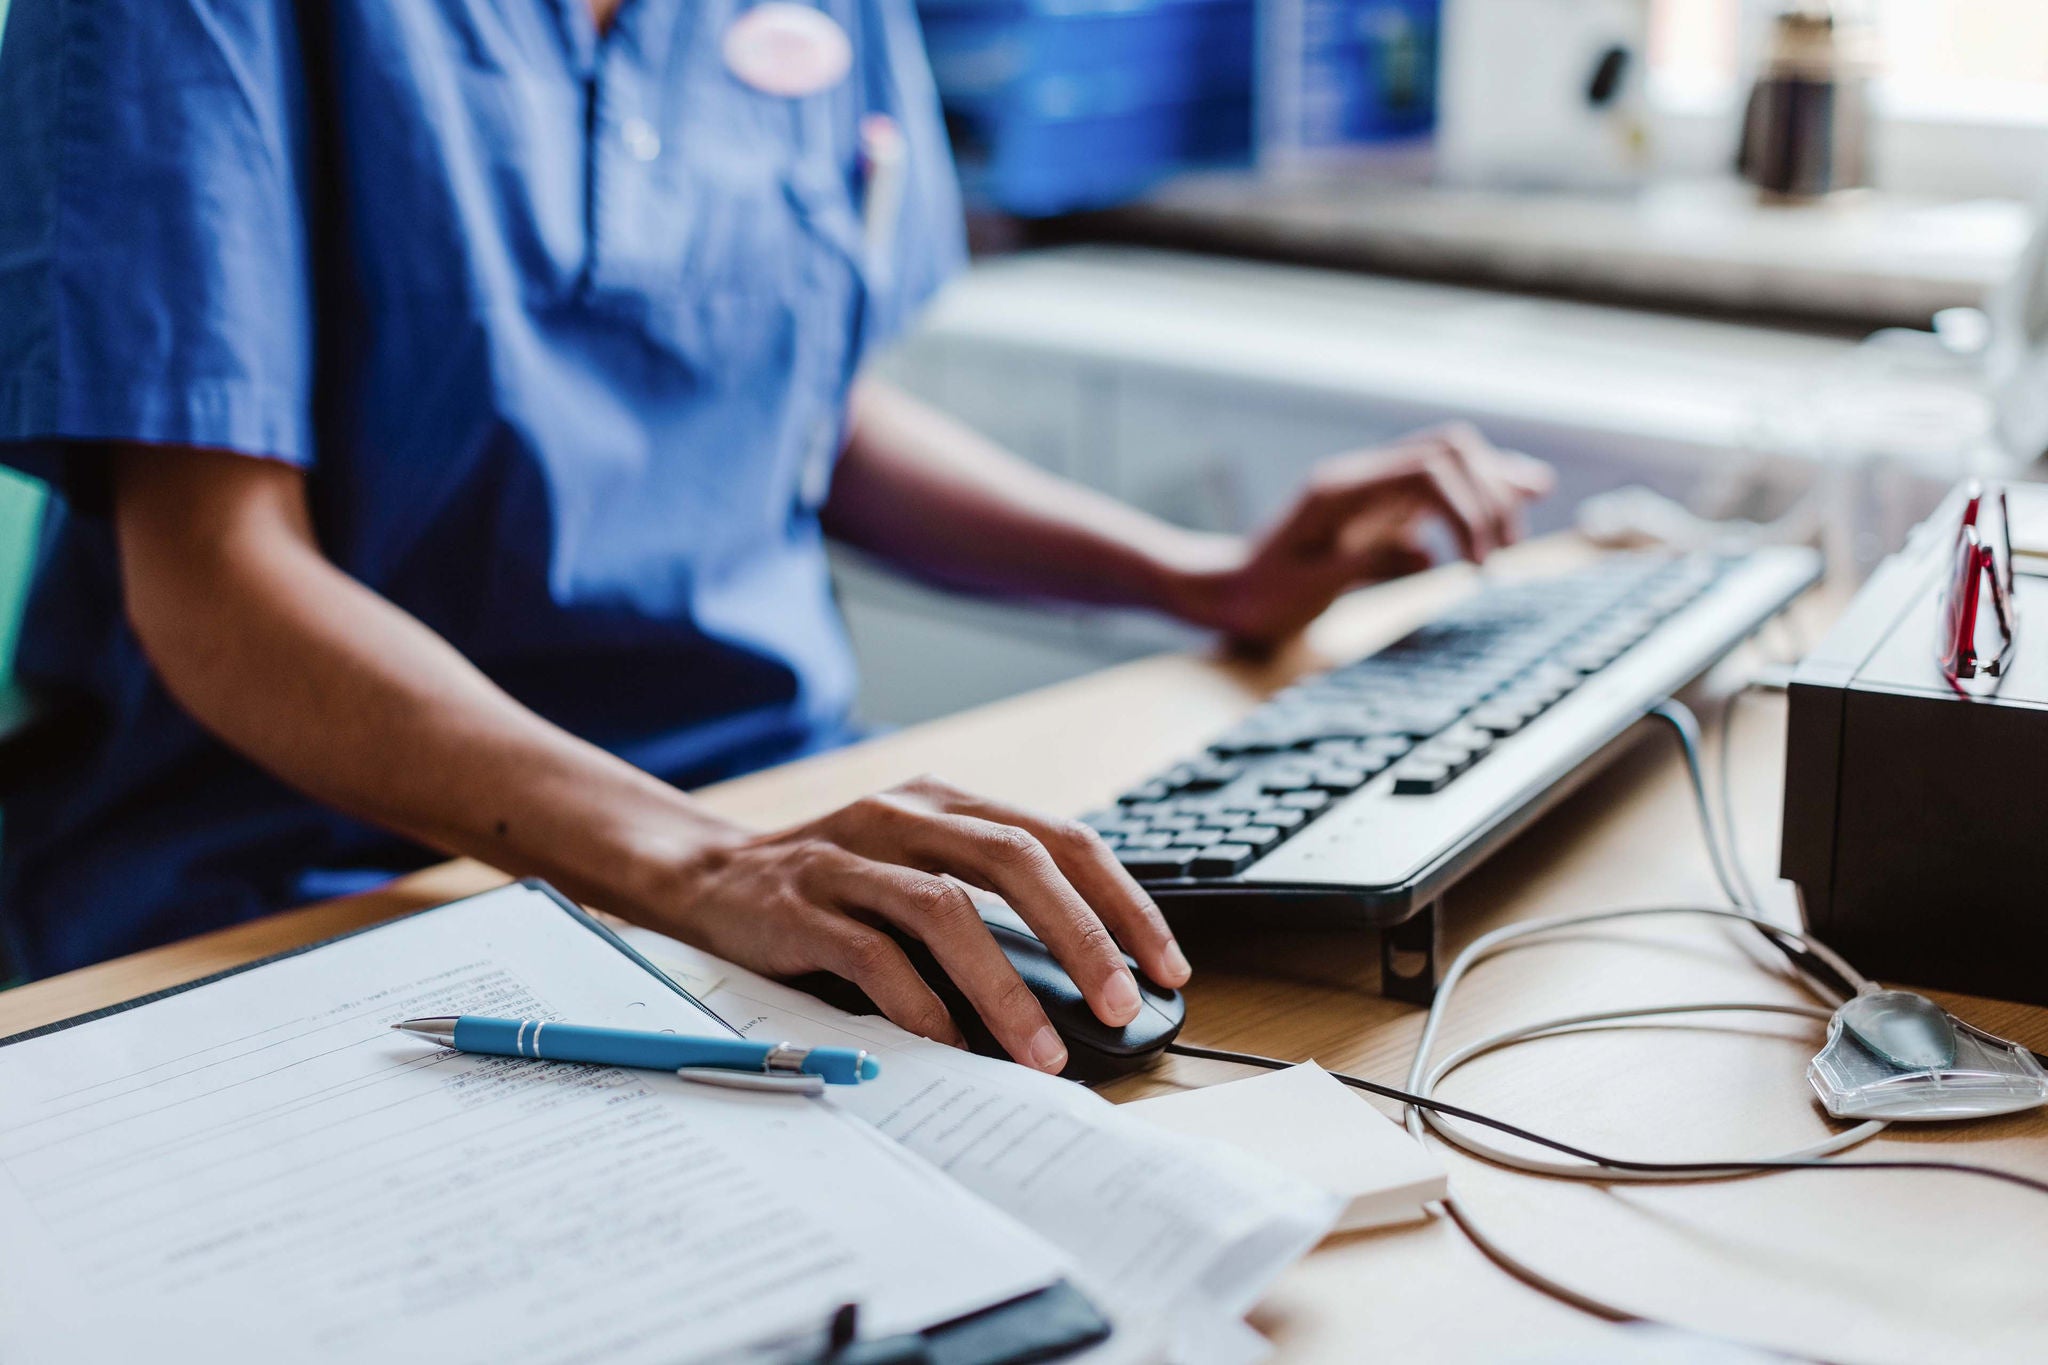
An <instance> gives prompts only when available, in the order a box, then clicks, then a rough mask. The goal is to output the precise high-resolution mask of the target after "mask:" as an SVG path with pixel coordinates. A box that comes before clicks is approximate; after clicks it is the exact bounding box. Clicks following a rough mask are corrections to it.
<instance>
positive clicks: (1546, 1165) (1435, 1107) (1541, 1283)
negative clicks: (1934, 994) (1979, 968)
mask: <svg viewBox="0 0 2048 1365" xmlns="http://www.w3.org/2000/svg"><path fill="white" fill-rule="evenodd" d="M1731 706H1732V703H1731ZM1650 714H1651V715H1653V716H1655V717H1656V718H1657V719H1659V720H1662V721H1664V722H1665V723H1666V724H1668V725H1670V726H1671V728H1672V731H1673V733H1674V734H1675V735H1676V736H1677V738H1678V741H1679V747H1680V749H1681V750H1682V751H1683V753H1684V757H1685V763H1686V771H1687V777H1688V779H1689V782H1690V785H1691V789H1692V794H1693V799H1694V805H1695V808H1696V809H1697V811H1698V814H1699V819H1700V828H1701V833H1702V836H1703V838H1704V840H1705V842H1706V845H1707V850H1708V856H1709V860H1710V862H1711V863H1712V864H1713V867H1714V874H1715V878H1716V880H1718V881H1719V882H1720V884H1721V888H1722V890H1723V891H1724V892H1725V893H1726V894H1727V896H1728V899H1729V901H1730V902H1731V905H1732V907H1733V908H1720V907H1708V906H1650V907H1645V908H1635V909H1621V910H1604V911H1597V912H1594V913H1591V914H1583V915H1565V916H1560V917H1557V918H1553V919H1547V920H1536V921H1530V922H1527V923H1522V924H1510V925H1507V926H1505V927H1503V928H1500V929H1496V930H1494V931H1493V932H1491V933H1488V934H1484V935H1482V936H1480V937H1479V938H1477V939H1475V940H1474V941H1473V942H1472V943H1471V944H1469V945H1467V947H1466V948H1465V949H1464V950H1463V951H1462V952H1460V953H1459V954H1458V955H1457V957H1456V958H1454V959H1453V960H1452V962H1451V965H1450V967H1449V968H1448V969H1447V970H1446V971H1445V972H1444V976H1443V980H1442V982H1441V984H1439V985H1438V987H1437V993H1436V999H1435V1001H1434V1003H1432V1004H1431V1006H1430V1009H1429V1013H1428V1015H1427V1017H1426V1018H1425V1020H1424V1023H1423V1030H1422V1036H1421V1038H1420V1039H1418V1040H1417V1042H1416V1047H1415V1057H1414V1061H1413V1063H1412V1064H1411V1065H1410V1067H1409V1071H1408V1078H1407V1088H1406V1089H1405V1090H1403V1089H1397V1088H1395V1087H1393V1086H1389V1085H1381V1084H1379V1083H1378V1082H1375V1081H1368V1080H1365V1079H1363V1078H1362V1077H1358V1076H1352V1075H1347V1074H1345V1073H1343V1072H1338V1071H1332V1072H1330V1073H1329V1074H1330V1075H1331V1076H1333V1077H1335V1078H1336V1079H1337V1080H1339V1081H1341V1082H1343V1083H1344V1084H1345V1085H1348V1086H1351V1087H1353V1088H1354V1089H1358V1090H1363V1091H1366V1092H1367V1093H1369V1094H1374V1095H1379V1096H1381V1097H1383V1098H1385V1099H1391V1100H1395V1101H1398V1102H1400V1103H1401V1104H1403V1105H1406V1106H1407V1109H1408V1113H1407V1126H1408V1129H1409V1131H1410V1132H1411V1133H1412V1134H1413V1135H1414V1136H1415V1138H1416V1140H1417V1141H1421V1140H1422V1137H1423V1129H1424V1127H1425V1126H1426V1127H1427V1128H1429V1129H1430V1130H1431V1131H1434V1132H1435V1133H1436V1134H1437V1135H1438V1136H1439V1137H1441V1138H1442V1139H1443V1140H1445V1141H1446V1142H1449V1143H1450V1144H1451V1145H1453V1146H1455V1147H1458V1148H1459V1149H1461V1150H1463V1151H1465V1152H1468V1153H1470V1154H1472V1155H1474V1156H1477V1157H1480V1158H1481V1159H1483V1160H1487V1161H1491V1162H1494V1163H1496V1164H1498V1165H1502V1166H1507V1167H1509V1168H1511V1169H1514V1170H1521V1171H1527V1172H1530V1173H1532V1174H1537V1175H1548V1176H1553V1177H1562V1178H1566V1179H1574V1180H1590V1181H1600V1182H1613V1181H1657V1180H1702V1179H1731V1178H1738V1177H1743V1176H1754V1175H1760V1174H1765V1173H1768V1172H1774V1171H1792V1170H1846V1171H1859V1170H1860V1171H1945V1172H1949V1173H1952V1174H1962V1175H1976V1176H1982V1177H1984V1178H1986V1179H1992V1180H1999V1181H2003V1182H2006V1183H2008V1184H2013V1185H2018V1186H2020V1187H2022V1188H2024V1189H2030V1190H2033V1191H2034V1192H2036V1193H2039V1194H2044V1195H2048V1181H2041V1180H2036V1179H2034V1178H2032V1177H2030V1176H2024V1175H2020V1174H2018V1173H2016V1172H2012V1171H2004V1170H1999V1169H1997V1168H1995V1167H1991V1166H1979V1165H1973V1164H1970V1163H1966V1162H1955V1161H1926V1160H1904V1159H1900V1160H1889V1159H1887V1160H1869V1161H1842V1160H1838V1159H1835V1155H1834V1154H1835V1153H1838V1152H1842V1151H1845V1150H1847V1149H1848V1148H1851V1147H1854V1146H1856V1145H1857V1144H1859V1143H1862V1142H1865V1141H1867V1140H1868V1139H1870V1138H1872V1137H1874V1136H1876V1135H1877V1134H1878V1133H1879V1132H1881V1131H1883V1129H1884V1128H1885V1127H1886V1124H1885V1123H1884V1122H1882V1121H1880V1120H1870V1121H1866V1122H1864V1123H1859V1124H1856V1125H1855V1126H1853V1127H1850V1128H1847V1129H1845V1130H1843V1131H1842V1132H1839V1133H1835V1134H1833V1135H1831V1136H1829V1137H1827V1138H1823V1139H1821V1140H1820V1141H1818V1142H1814V1143H1809V1144H1808V1145H1806V1146H1804V1147H1800V1148H1797V1149H1795V1150H1793V1151H1790V1152H1787V1153H1784V1154H1782V1155H1779V1156H1772V1157H1757V1158H1741V1159H1734V1160H1720V1161H1633V1160H1627V1159H1624V1158H1620V1157H1610V1156H1604V1155H1601V1154H1599V1153H1596V1152H1591V1151H1588V1150H1586V1149H1584V1148H1581V1147H1577V1146H1575V1145H1573V1144H1571V1143H1567V1142H1562V1141H1559V1140H1557V1139H1555V1138H1551V1137H1546V1136H1544V1135H1542V1134H1539V1133H1535V1132H1531V1131H1530V1130H1528V1129H1526V1128H1522V1127H1520V1126H1518V1125H1516V1124H1512V1123H1508V1122H1506V1121H1504V1120H1501V1119H1497V1118H1493V1117H1491V1116H1490V1115H1486V1114H1481V1113H1478V1112H1476V1111H1474V1110H1470V1109H1466V1108H1464V1107H1462V1106H1459V1105H1453V1104H1448V1103H1446V1102H1444V1101H1442V1100H1439V1099H1437V1098H1436V1097H1435V1091H1436V1087H1437V1086H1438V1085H1440V1084H1441V1083H1442V1082H1443V1081H1444V1079H1445V1078H1446V1077H1448V1076H1449V1075H1450V1074H1451V1072H1453V1071H1455V1070H1457V1069H1458V1068H1459V1067H1461V1066H1463V1065H1465V1064H1466V1063H1467V1062H1470V1061H1472V1060H1474V1059H1475V1058H1477V1057H1480V1056H1483V1055H1485V1054H1487V1053H1490V1052H1498V1051H1501V1050H1503V1049H1506V1048H1509V1047H1512V1046H1514V1045H1515V1044H1518V1043H1523V1042H1530V1041H1534V1040H1536V1039H1539V1038H1550V1037H1557V1036H1560V1035H1563V1034H1568V1033H1577V1032H1587V1031H1592V1030H1597V1029H1601V1028H1610V1027H1615V1026H1618V1025H1623V1024H1625V1023H1626V1022H1627V1021H1630V1020H1638V1019H1650V1018H1661V1017H1671V1016H1676V1015H1684V1014H1703V1013H1758V1014H1785V1015H1792V1016H1795V1017H1799V1018H1808V1019H1813V1020H1816V1021H1818V1022H1820V1023H1822V1024H1825V1023H1826V1022H1827V1021H1828V1020H1829V1019H1831V1018H1832V1017H1833V1011H1834V1007H1836V1006H1838V1005H1840V1004H1841V1003H1842V1001H1843V1000H1844V999H1845V998H1846V992H1845V991H1844V989H1843V988H1844V987H1846V990H1847V992H1855V993H1859V994H1860V993H1863V992H1866V991H1871V990H1875V989H1877V987H1876V984H1875V983H1874V982H1872V981H1871V980H1870V979H1869V978H1868V977H1865V976H1864V975H1863V974H1862V973H1860V972H1858V971H1857V970H1856V969H1855V968H1854V967H1852V966H1851V965H1850V964H1849V963H1848V962H1847V961H1845V960H1844V959H1843V958H1842V957H1841V955H1840V954H1838V953H1836V952H1835V951H1834V950H1833V949H1832V948H1830V947H1828V946H1827V945H1826V944H1825V943H1822V942H1821V941H1820V940H1819V939H1816V938H1813V937H1812V936H1810V935H1808V934H1806V933H1804V932H1802V931H1800V930H1795V929H1789V928H1786V927H1784V926H1783V925H1778V924H1773V923H1771V922H1770V921H1768V920H1765V919H1763V918H1761V916H1760V915H1759V914H1758V913H1757V912H1756V909H1755V906H1756V901H1757V898H1756V897H1755V895H1754V893H1753V891H1752V890H1751V888H1750V886H1749V883H1748V879H1747V877H1745V876H1743V875H1742V874H1741V872H1740V869H1739V867H1738V866H1736V865H1734V864H1731V862H1730V861H1729V859H1730V858H1732V857H1733V856H1734V854H1733V851H1732V843H1733V840H1732V831H1730V838H1729V844H1730V846H1731V847H1730V851H1729V852H1728V853H1727V854H1725V855H1724V853H1723V844H1722V841H1721V836H1720V834H1719V833H1718V832H1717V830H1716V827H1715V820H1714V812H1713V808H1712V806H1711V805H1710V804H1709V802H1708V797H1707V786H1706V781H1705V776H1704V773H1703V771H1702V767H1701V763H1700V752H1699V722H1698V720H1697V718H1696V717H1695V716H1694V715H1693V714H1692V712H1691V711H1690V710H1689V709H1688V708H1686V707H1685V706H1684V705H1683V704H1681V703H1679V702H1675V701H1673V702H1665V703H1663V704H1662V705H1660V706H1658V707H1657V708H1655V709H1654V710H1653V711H1652V712H1651V713H1650ZM1722 752H1723V761H1724V763H1725V761H1726V757H1725V756H1726V753H1727V750H1726V748H1725V746H1724V748H1723V751H1722ZM1722 779H1723V781H1724V782H1725V781H1726V780H1727V775H1726V773H1725V772H1724V773H1723V774H1722ZM1724 804H1726V796H1725V788H1724ZM1662 915H1690V916H1695V917H1705V918H1715V919H1723V920H1733V921H1736V922H1739V923H1741V924H1743V925H1744V926H1746V927H1749V928H1753V929H1755V930H1756V931H1757V932H1759V933H1761V934H1763V935H1764V937H1765V938H1766V939H1767V940H1768V941H1769V942H1770V943H1772V944H1773V945H1775V946H1776V947H1777V948H1778V949H1779V950H1780V951H1781V952H1783V953H1784V954H1785V956H1786V958H1787V959H1788V960H1789V962H1790V963H1791V964H1792V966H1793V967H1794V969H1795V971H1796V974H1797V975H1796V979H1797V980H1798V981H1799V982H1800V984H1801V985H1802V986H1803V987H1804V988H1805V989H1806V990H1807V991H1808V992H1809V993H1810V994H1812V995H1813V996H1814V997H1815V998H1816V999H1817V1000H1819V1001H1821V1002H1823V1003H1824V1004H1825V1005H1826V1006H1827V1008H1822V1007H1821V1006H1819V1005H1790V1004H1777V1003H1763V1002H1748V1001H1743V1002H1708V1003H1686V1004H1677V1005H1662V1006H1646V1007H1638V1008H1632V1009H1619V1010H1601V1011H1594V1012H1590V1013H1586V1014H1578V1015H1570V1016H1566V1017H1564V1018H1558V1019H1549V1020H1545V1021H1543V1022H1541V1023H1536V1024H1529V1025H1524V1026H1522V1027H1519V1028H1514V1029H1508V1030H1504V1031H1502V1032H1500V1033H1496V1034H1493V1035H1491V1036H1489V1037H1486V1038H1482V1039H1479V1040H1478V1041H1476V1042H1473V1043H1468V1044H1466V1045H1465V1046H1464V1047H1462V1048H1460V1049H1458V1050H1457V1051H1455V1052H1452V1053H1450V1054H1448V1055H1447V1056H1445V1057H1444V1058H1443V1059H1442V1060H1441V1061H1439V1062H1436V1063H1435V1064H1434V1065H1432V1064H1431V1062H1430V1054H1431V1052H1432V1051H1433V1049H1434V1047H1435V1044H1436V1039H1437V1034H1438V1033H1439V1031H1440V1030H1441V1028H1442V1024H1443V1020H1444V1018H1445V1016H1446V1015H1447V1013H1448V1012H1449V1007H1450V1003H1451V999H1452V997H1453V995H1454V994H1455V992H1456V989H1457V986H1458V984H1459V983H1460V982H1461V981H1462V980H1463V979H1464V977H1465V976H1466V974H1467V973H1468V972H1469V971H1470V970H1471V969H1472V968H1473V967H1474V966H1476V965H1477V964H1478V963H1480V962H1482V961H1484V960H1486V959H1487V958H1489V957H1492V956H1495V955H1497V954H1498V953H1500V952H1503V951H1505V950H1506V949H1507V947H1508V946H1509V945H1512V944H1516V943H1520V942H1522V941H1524V940H1527V939H1530V938H1534V937H1536V936H1538V935H1542V934H1553V933H1557V932H1559V931H1561V930H1565V929H1575V928H1580V927H1582V926H1585V925H1588V924H1602V923H1612V922H1614V921H1618V920H1630V919H1644V918H1649V917H1651V916H1662ZM1167 1051H1168V1052H1172V1053H1177V1054H1179V1055H1181V1056H1186V1057H1199V1058H1205V1059H1208V1060H1211V1061H1221V1062H1236V1063H1240V1064H1243V1065H1246V1066H1256V1067H1263V1068H1266V1069H1269V1070H1272V1069H1280V1068H1284V1067H1288V1066H1292V1065H1295V1063H1292V1062H1287V1061H1282V1060H1279V1059H1277V1058H1273V1057H1263V1056H1259V1055H1257V1054H1254V1053H1245V1052H1232V1051H1226V1050H1223V1049H1219V1048H1205V1047H1198V1046H1196V1045H1194V1044H1190V1043H1174V1044H1173V1045H1171V1046H1170V1047H1168V1048H1167ZM1450 1120H1462V1121H1463V1122H1466V1123H1470V1124H1473V1125H1476V1126H1478V1127H1481V1128H1489V1129H1493V1130H1494V1131H1497V1132H1501V1133H1505V1134H1507V1135H1508V1136H1510V1137H1513V1138H1517V1139H1520V1140H1521V1141H1523V1142H1527V1143H1531V1144H1534V1145H1536V1146H1539V1147H1545V1148H1549V1149H1550V1150H1552V1151H1554V1152H1557V1153H1559V1154H1561V1155H1563V1156H1567V1157H1571V1158H1573V1160H1571V1161H1568V1162H1567V1161H1555V1160H1550V1159H1547V1158H1541V1157H1532V1156H1527V1155H1523V1154H1521V1153H1519V1152H1514V1151H1511V1150H1508V1149H1506V1148H1503V1147H1500V1146H1497V1145H1495V1144H1494V1143H1491V1142H1488V1141H1486V1140H1484V1139H1482V1138H1480V1137H1478V1136H1476V1135H1474V1134H1472V1133H1469V1132H1465V1131H1462V1130H1460V1129H1458V1128H1456V1127H1453V1126H1452V1125H1451V1123H1450V1122H1449V1121H1450ZM1444 1208H1445V1211H1446V1212H1447V1213H1449V1214H1450V1216H1451V1217H1452V1218H1453V1219H1454V1220H1455V1221H1456V1222H1457V1223H1458V1226H1459V1227H1460V1228H1461V1229H1462V1230H1463V1231H1464V1233H1465V1235H1466V1236H1467V1237H1468V1238H1470V1239H1471V1241H1472V1243H1473V1245H1475V1246H1476V1247H1478V1248H1479V1250H1480V1251H1481V1252H1482V1253H1483V1254H1485V1255H1486V1256H1487V1257H1489V1258H1490V1259H1492V1260H1493V1261H1494V1262H1495V1263H1497V1264H1498V1265H1500V1266H1501V1267H1502V1268H1503V1269H1505V1270H1507V1271H1508V1272H1509V1273H1510V1274H1513V1275H1515V1276H1517V1277H1518V1278H1520V1279H1522V1280H1524V1281H1526V1282H1527V1283H1529V1284H1531V1285H1534V1286H1535V1287H1536V1288H1538V1289H1541V1290H1543V1291H1544V1292H1546V1293H1548V1294H1551V1295H1552V1296H1553V1297H1556V1298H1559V1299H1562V1300H1563V1301H1565V1302H1567V1303H1570V1304H1572V1305H1573V1306H1575V1307H1578V1308H1581V1309H1584V1310H1586V1311H1588V1312H1592V1313H1596V1314H1599V1315H1600V1316H1603V1317H1607V1318H1611V1319H1615V1320H1618V1321H1619V1320H1629V1319H1633V1318H1635V1317H1636V1316H1637V1315H1636V1314H1634V1313H1631V1312H1628V1311H1627V1310H1624V1309H1621V1308H1618V1307H1616V1306H1614V1305H1612V1304H1607V1303H1603V1302H1601V1301H1600V1300H1597V1299H1593V1298H1590V1297H1588V1296H1586V1295H1584V1294H1582V1293H1579V1292H1578V1291H1576V1290H1574V1289H1572V1288H1570V1287H1569V1286H1567V1285H1563V1284H1560V1283H1558V1282H1557V1281H1555V1280H1552V1279H1551V1278H1550V1277H1548V1276H1546V1275H1544V1274H1542V1273H1541V1272H1539V1271H1537V1270H1536V1269H1535V1268H1534V1267H1532V1266H1529V1265H1526V1264H1524V1263H1523V1262H1521V1261H1519V1260H1517V1259H1516V1258H1514V1257H1513V1256H1511V1255H1509V1254H1508V1252H1507V1251H1506V1250H1505V1249H1504V1248H1502V1247H1501V1245H1500V1244H1499V1243H1498V1242H1496V1241H1495V1240H1494V1239H1493V1238H1491V1237H1489V1236H1487V1235H1486V1234H1485V1232H1484V1231H1483V1230H1482V1229H1481V1228H1480V1227H1479V1226H1478V1225H1477V1224H1476V1223H1475V1222H1474V1221H1473V1219H1472V1218H1471V1216H1470V1214H1469V1213H1468V1212H1467V1211H1466V1210H1465V1209H1464V1208H1463V1207H1462V1206H1461V1205H1460V1204H1459V1203H1458V1200H1457V1198H1456V1197H1455V1196H1452V1197H1450V1198H1447V1199H1445V1200H1444Z"/></svg>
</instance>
